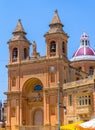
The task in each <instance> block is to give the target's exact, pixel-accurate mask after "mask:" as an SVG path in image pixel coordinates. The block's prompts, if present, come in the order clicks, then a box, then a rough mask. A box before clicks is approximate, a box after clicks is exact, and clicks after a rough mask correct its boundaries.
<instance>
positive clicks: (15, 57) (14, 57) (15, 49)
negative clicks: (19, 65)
mask: <svg viewBox="0 0 95 130" xmlns="http://www.w3.org/2000/svg"><path fill="white" fill-rule="evenodd" d="M17 57H18V50H17V48H14V49H13V53H12V58H13V61H16V60H17Z"/></svg>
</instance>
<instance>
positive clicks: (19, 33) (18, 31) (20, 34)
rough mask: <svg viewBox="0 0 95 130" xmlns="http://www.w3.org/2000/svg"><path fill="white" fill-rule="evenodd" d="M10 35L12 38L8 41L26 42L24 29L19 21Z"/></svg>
mask: <svg viewBox="0 0 95 130" xmlns="http://www.w3.org/2000/svg"><path fill="white" fill-rule="evenodd" d="M12 34H13V37H12V38H11V39H10V41H16V40H25V41H28V40H27V38H26V32H25V31H24V28H23V25H22V23H21V20H20V19H18V23H17V25H16V28H15V30H14V31H13V33H12ZM28 42H29V41H28Z"/></svg>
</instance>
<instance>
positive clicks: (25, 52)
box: [24, 48, 27, 59]
mask: <svg viewBox="0 0 95 130" xmlns="http://www.w3.org/2000/svg"><path fill="white" fill-rule="evenodd" d="M26 58H27V49H26V48H24V59H26Z"/></svg>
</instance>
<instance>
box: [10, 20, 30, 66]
mask: <svg viewBox="0 0 95 130" xmlns="http://www.w3.org/2000/svg"><path fill="white" fill-rule="evenodd" d="M12 34H13V37H12V38H11V39H10V40H9V42H8V45H9V64H11V63H14V62H20V61H21V60H25V59H27V58H29V49H30V42H29V41H28V40H27V38H26V32H25V31H24V28H23V26H22V23H21V20H20V19H19V20H18V23H17V26H16V28H15V30H14V32H13V33H12Z"/></svg>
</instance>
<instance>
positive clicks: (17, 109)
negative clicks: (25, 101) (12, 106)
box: [16, 99, 20, 125]
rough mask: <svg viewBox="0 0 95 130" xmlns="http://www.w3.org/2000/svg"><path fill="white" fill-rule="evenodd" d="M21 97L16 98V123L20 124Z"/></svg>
mask: <svg viewBox="0 0 95 130" xmlns="http://www.w3.org/2000/svg"><path fill="white" fill-rule="evenodd" d="M19 104H20V103H19V99H17V100H16V125H19V122H20V113H19V111H20V110H19Z"/></svg>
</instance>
